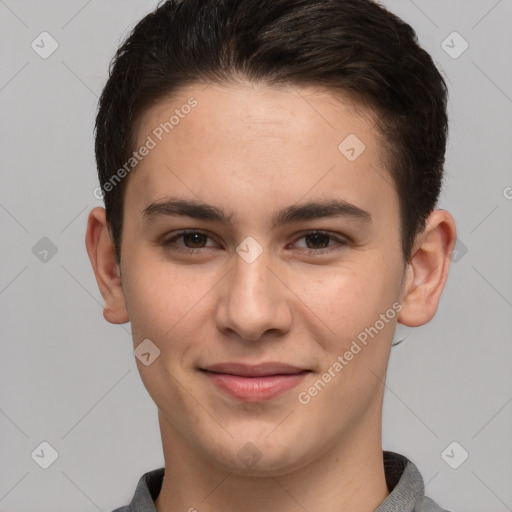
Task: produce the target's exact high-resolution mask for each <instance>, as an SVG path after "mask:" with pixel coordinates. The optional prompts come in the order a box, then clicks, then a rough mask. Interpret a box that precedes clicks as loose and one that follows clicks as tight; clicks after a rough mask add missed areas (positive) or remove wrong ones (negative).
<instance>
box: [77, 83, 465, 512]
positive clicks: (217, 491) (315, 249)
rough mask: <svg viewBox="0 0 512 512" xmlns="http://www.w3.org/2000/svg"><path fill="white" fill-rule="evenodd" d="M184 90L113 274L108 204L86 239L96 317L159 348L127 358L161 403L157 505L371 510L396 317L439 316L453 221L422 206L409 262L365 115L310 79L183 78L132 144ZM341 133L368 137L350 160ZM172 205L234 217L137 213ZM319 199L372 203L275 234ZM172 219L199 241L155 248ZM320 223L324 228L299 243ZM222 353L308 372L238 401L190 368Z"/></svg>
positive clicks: (379, 493)
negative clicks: (186, 202) (304, 83)
mask: <svg viewBox="0 0 512 512" xmlns="http://www.w3.org/2000/svg"><path fill="white" fill-rule="evenodd" d="M191 96H193V97H194V98H195V99H196V100H197V102H198V104H197V106H196V107H195V108H194V109H192V111H191V113H190V114H188V115H187V116H185V117H184V118H183V119H180V122H179V125H177V126H175V128H174V129H173V131H172V132H170V133H169V134H168V135H166V136H164V138H163V139H162V141H161V142H159V143H158V144H157V146H156V147H155V148H154V149H152V150H151V151H150V152H149V154H148V155H147V156H146V157H145V158H144V159H143V160H142V161H141V162H140V163H139V164H138V166H137V168H136V169H135V170H134V171H132V173H131V174H130V175H129V177H128V178H127V179H128V181H127V183H126V185H127V186H126V190H125V196H124V226H123V239H122V247H121V265H120V268H118V266H117V264H116V260H115V252H114V247H113V244H112V241H111V237H110V233H109V229H108V225H107V223H106V220H105V211H104V209H103V208H95V209H93V210H92V211H91V212H90V215H89V221H88V227H87V234H86V246H87V250H88V254H89V257H90V259H91V263H92V266H93V269H94V272H95V276H96V279H97V282H98V286H99V288H100V291H101V293H102V295H103V297H104V300H105V310H104V316H105V318H106V320H108V321H109V322H112V323H123V322H127V321H130V322H131V324H132V331H133V345H134V348H135V347H137V346H138V345H139V344H140V343H141V342H142V341H143V340H145V339H150V340H151V341H152V342H153V343H154V344H155V345H156V346H157V347H158V348H159V350H160V356H159V357H158V358H157V359H155V361H154V362H153V363H152V364H150V365H149V366H145V365H143V364H142V363H141V361H139V360H138V359H137V365H138V368H139V372H140V375H141V378H142V380H143V383H144V385H145V387H146V389H147V390H148V393H149V394H150V396H151V398H152V399H153V400H154V402H155V403H156V405H157V407H158V410H159V423H160V429H161V435H162V444H163V450H164V457H165V477H164V481H163V487H162V491H161V493H160V495H159V496H158V498H157V500H156V503H155V505H156V508H157V510H158V512H164V511H166V512H169V511H178V510H190V509H191V508H195V509H197V510H198V511H200V512H209V511H211V512H213V511H218V510H223V511H226V512H229V511H235V510H236V511H238V510H240V509H243V510H245V511H261V510H280V511H281V512H291V511H299V510H300V511H303V510H304V509H306V510H309V511H313V510H325V511H335V510H336V511H339V510H351V511H361V512H362V511H371V510H374V508H376V507H377V506H378V505H379V504H380V503H381V502H382V501H383V500H384V499H385V498H386V496H387V495H388V494H389V492H388V490H387V487H386V483H385V475H384V467H383V460H382V440H381V421H382V401H383V393H384V380H385V374H386V369H387V364H388V359H389V355H390V347H391V343H392V340H393V334H394V330H395V326H396V321H397V319H398V321H400V322H401V323H402V324H405V325H408V326H419V325H422V324H425V323H426V322H428V321H429V320H430V319H431V318H432V317H433V316H434V314H435V312H436V309H437V306H438V303H439V299H440V296H441V292H442V290H443V287H444V285H445V282H446V279H447V274H448V270H449V263H450V259H449V257H450V255H451V252H452V250H453V247H454V244H455V238H456V231H455V224H454V221H453V218H452V216H451V215H450V214H449V213H448V212H446V211H444V210H435V211H433V212H432V213H431V215H430V217H429V219H428V222H427V227H426V229H425V230H424V231H423V232H422V233H420V234H419V235H418V236H417V239H416V242H415V245H414V248H413V251H412V257H411V259H410V262H409V263H407V264H406V263H405V261H404V259H403V255H402V252H401V242H400V240H401V238H400V217H399V202H398V196H397V193H396V190H395V188H394V187H393V186H392V181H391V177H390V175H389V173H388V171H387V170H386V162H385V161H384V158H383V153H382V147H383V146H382V140H381V138H380V135H379V133H378V132H377V131H376V128H375V126H374V122H373V120H372V117H371V115H370V112H368V111H366V110H365V109H364V108H363V107H361V108H357V105H355V104H353V103H352V102H350V101H349V100H348V98H344V97H341V96H339V95H338V96H334V95H333V94H332V93H331V92H329V91H326V90H323V89H321V88H316V87H301V88H298V87H291V86H287V87H276V86H273V87H269V86H265V85H254V84H252V85H251V84H248V83H242V84H238V85H234V84H229V85H228V84H223V85H213V84H210V85H208V86H207V87H206V88H205V85H204V84H196V85H193V86H189V87H187V88H186V89H184V90H183V91H181V92H180V93H179V94H178V95H176V96H175V97H173V98H172V99H166V100H164V101H161V102H160V103H158V104H157V105H156V106H154V107H153V108H151V109H150V110H148V111H147V112H146V114H145V116H144V118H143V120H142V123H141V125H140V127H139V131H138V139H139V142H140V144H143V143H144V141H145V140H146V137H147V136H148V135H151V133H152V130H153V129H154V128H155V127H156V126H158V125H159V123H160V122H163V121H165V120H166V119H168V118H169V116H170V115H171V114H172V113H173V111H174V109H176V108H180V106H181V105H183V104H185V103H186V102H187V99H188V98H190V97H191ZM349 134H356V135H357V137H358V138H359V139H360V140H361V141H363V142H364V144H365V146H366V149H365V151H364V152H363V153H362V154H361V155H360V156H359V157H358V158H357V159H356V160H354V161H349V160H348V159H347V158H346V157H345V156H344V155H343V154H342V153H341V152H340V151H339V150H338V145H339V144H340V143H341V142H342V141H343V140H344V139H345V138H346V137H347V136H348V135H349ZM137 147H139V146H137ZM170 197H179V198H182V199H193V200H197V201H202V202H205V203H209V204H211V205H214V206H216V207H218V208H222V209H224V210H226V212H227V213H228V214H232V215H233V217H232V221H233V225H232V226H231V227H229V226H227V225H224V224H222V223H219V222H216V221H205V220H198V219H192V218H189V217H171V216H165V215H161V216H157V217H154V218H151V219H150V220H149V221H148V220H144V215H143V214H142V212H143V210H144V209H145V208H147V207H148V206H149V205H151V204H152V203H154V202H156V201H163V200H166V199H169V198H170ZM328 199H343V200H344V201H347V202H348V203H351V204H352V205H354V206H356V207H358V208H360V209H363V210H365V211H367V212H368V213H369V214H370V215H371V221H370V222H365V221H364V220H361V219H359V218H353V217H351V216H343V217H340V218H324V219H315V220H303V221H298V222H294V223H293V224H289V225H280V226H277V227H274V228H272V214H273V213H274V212H276V211H278V210H280V209H282V208H285V207H288V206H291V205H297V204H303V203H305V202H309V201H313V200H315V201H323V200H328ZM184 229H196V230H199V231H200V232H202V233H204V234H205V235H206V236H204V237H201V236H199V237H198V238H190V237H189V238H188V239H187V238H186V237H185V238H183V237H181V238H177V239H176V240H175V241H174V242H173V243H172V245H170V246H167V247H165V246H163V245H162V244H161V243H160V242H162V240H169V239H171V238H172V237H173V236H175V235H178V234H179V233H180V231H181V230H184ZM314 230H321V231H323V232H326V233H327V234H328V235H331V236H332V237H334V238H328V237H327V238H326V237H320V239H315V238H313V239H311V238H308V237H306V236H305V235H307V234H308V232H311V231H314ZM248 236H251V237H253V238H254V239H255V240H256V241H257V242H258V244H259V245H260V246H261V248H262V251H263V252H262V253H261V255H260V256H259V257H258V258H257V259H256V260H255V261H253V262H252V263H247V262H246V261H245V260H244V259H243V258H242V257H240V256H239V255H238V254H237V252H236V248H237V246H239V245H240V244H241V242H242V241H243V240H244V239H245V238H246V237H248ZM336 238H339V239H340V240H345V241H346V243H345V244H338V243H337V242H336ZM172 247H175V248H176V247H177V248H181V249H184V250H187V249H189V250H190V249H193V248H197V252H196V253H195V254H192V253H190V252H189V253H179V252H176V251H175V250H173V249H172ZM325 248H328V249H332V248H334V249H336V250H333V251H332V252H328V253H322V249H325ZM397 303H398V304H400V305H401V306H402V309H401V311H400V313H399V315H398V316H397V317H395V318H394V319H392V320H390V321H389V322H387V323H385V326H384V328H382V329H381V330H380V331H379V332H378V334H377V335H376V336H374V337H373V338H371V339H369V342H368V344H367V345H366V346H364V347H363V348H362V350H361V351H360V352H359V353H358V354H357V355H355V356H354V357H353V359H352V360H350V361H349V362H348V364H347V365H346V366H344V368H343V370H342V371H340V372H339V373H336V376H335V377H334V378H332V380H331V381H330V382H329V383H328V384H327V385H326V386H325V388H323V389H322V390H321V391H320V392H318V394H317V395H316V396H314V398H312V399H311V401H310V402H309V403H307V404H302V403H300V402H299V400H298V395H299V393H300V392H303V391H307V390H308V389H309V388H310V387H311V386H312V385H313V384H314V383H315V382H316V381H317V380H318V379H319V378H321V376H322V374H323V373H324V372H326V371H327V369H328V368H329V367H332V365H333V363H334V362H335V361H336V360H337V358H338V356H340V355H343V354H344V353H345V352H346V351H347V350H348V349H349V348H350V346H351V343H352V341H353V340H355V339H357V336H358V334H360V333H361V332H362V331H364V329H365V328H368V327H370V326H374V325H375V324H376V321H377V320H378V319H379V318H380V315H381V314H384V313H385V312H386V311H387V310H388V309H389V308H391V307H392V305H393V304H397ZM228 361H229V362H233V361H237V362H245V363H248V364H257V363H260V362H263V361H279V362H285V363H288V364H292V365H294V366H297V367H299V368H304V369H308V370H310V372H309V373H308V374H306V375H305V376H304V378H303V380H302V382H301V383H300V384H299V385H298V386H296V387H295V388H293V389H291V390H288V391H286V392H285V393H283V394H281V395H279V396H277V397H274V398H272V399H270V400H266V401H263V402H259V403H258V402H247V401H242V400H238V399H235V398H232V397H230V396H228V395H226V394H225V393H224V392H223V391H221V390H219V389H218V388H217V387H216V386H214V385H212V383H211V382H210V380H209V379H208V378H207V377H205V375H204V373H202V372H201V371H200V370H199V368H204V367H205V366H207V365H210V364H214V363H221V362H228ZM248 442H249V443H252V445H250V446H251V448H249V450H252V451H253V452H254V453H259V455H260V458H259V460H257V462H256V463H255V464H253V465H251V466H250V467H249V466H248V465H247V464H246V463H244V462H243V461H242V460H241V459H240V458H239V456H238V453H239V451H240V450H241V449H242V447H244V445H246V443H248ZM254 447H256V449H257V452H256V451H255V448H254ZM246 449H248V448H246Z"/></svg>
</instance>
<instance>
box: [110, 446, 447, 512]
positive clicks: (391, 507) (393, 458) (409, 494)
mask: <svg viewBox="0 0 512 512" xmlns="http://www.w3.org/2000/svg"><path fill="white" fill-rule="evenodd" d="M383 456H384V471H385V474H386V484H387V486H388V489H389V491H390V494H389V496H388V497H387V498H386V499H385V500H384V501H383V502H382V503H381V504H380V505H379V506H378V507H377V508H376V509H375V511H374V512H448V511H447V510H445V509H442V508H440V507H439V506H438V505H436V504H435V503H434V502H433V501H432V500H431V499H430V498H427V497H426V496H425V485H424V484H423V478H422V477H421V474H420V472H419V471H418V468H417V467H416V466H415V465H414V464H413V463H412V462H411V461H410V460H409V459H407V458H406V457H404V456H403V455H399V454H398V453H393V452H383ZM163 478H164V468H159V469H154V470H153V471H149V472H148V473H144V475H142V476H141V478H140V480H139V483H138V484H137V488H136V489H135V495H134V496H133V499H132V501H131V503H130V504H129V505H127V506H125V507H121V508H116V509H115V510H113V511H112V512H156V508H155V505H154V500H155V499H156V498H157V497H158V494H159V493H160V490H161V488H162V481H163Z"/></svg>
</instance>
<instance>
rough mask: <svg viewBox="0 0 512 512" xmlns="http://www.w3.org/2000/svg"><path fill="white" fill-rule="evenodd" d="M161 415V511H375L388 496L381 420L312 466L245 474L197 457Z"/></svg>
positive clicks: (349, 437)
mask: <svg viewBox="0 0 512 512" xmlns="http://www.w3.org/2000/svg"><path fill="white" fill-rule="evenodd" d="M159 417H160V428H161V433H162V444H163V448H164V457H165V476H164V480H163V485H162V490H161V492H160V494H159V496H158V498H157V499H156V501H155V506H156V509H157V511H158V512H177V511H190V512H194V510H196V511H197V512H218V511H220V510H222V511H223V512H235V511H237V512H238V511H239V510H241V509H243V510H245V511H247V512H261V511H262V510H279V511H280V512H304V511H305V510H307V511H310V512H312V511H315V510H322V511H325V512H339V511H342V510H350V511H351V512H371V511H373V510H374V509H375V508H377V507H378V506H379V505H380V504H381V503H382V501H384V499H385V498H386V497H387V496H388V494H389V491H388V489H387V485H386V479H385V473H384V464H383V455H382V443H381V427H380V422H379V421H378V420H377V418H376V419H375V421H374V422H373V423H372V424H371V425H368V428H364V427H363V426H361V425H359V426H358V428H357V429H354V432H352V433H350V434H349V435H346V436H344V442H342V443H338V444H337V445H336V446H330V447H326V450H325V451H324V453H323V454H322V455H319V456H318V457H317V458H316V459H315V460H314V461H310V462H308V463H307V465H305V466H303V467H300V468H295V469H294V470H292V471H288V472H285V473H282V474H281V473H277V472H276V471H262V472H260V474H259V475H257V476H253V475H243V474H239V473H237V472H235V471H228V470H226V469H221V468H219V467H218V466H216V465H215V464H214V463H213V462H212V461H211V460H208V459H206V458H205V457H201V456H199V455H197V452H194V450H193V449H191V448H190V446H187V445H186V443H185V442H184V441H183V439H182V438H181V437H179V436H178V435H177V432H176V431H174V429H173V428H172V426H171V425H170V424H169V423H168V422H167V421H166V420H165V418H164V417H163V415H159Z"/></svg>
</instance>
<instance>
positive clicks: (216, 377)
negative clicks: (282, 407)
mask: <svg viewBox="0 0 512 512" xmlns="http://www.w3.org/2000/svg"><path fill="white" fill-rule="evenodd" d="M307 373H309V372H308V371H303V372H300V373H292V374H287V375H266V376H262V377H242V376H240V375H230V374H228V373H214V372H209V371H204V374H205V375H206V376H207V377H208V378H209V379H210V380H211V381H212V382H213V383H214V384H215V385H216V386H217V387H218V388H219V389H221V390H222V391H224V392H225V393H227V394H228V395H230V396H231V397H233V398H237V399H239V400H245V401H246V402H263V401H265V400H270V399H271V398H274V397H276V396H278V395H281V394H282V393H284V392H286V391H288V390H290V389H292V388H294V387H295V386H297V384H299V383H300V382H301V381H302V379H304V377H305V376H306V374H307Z"/></svg>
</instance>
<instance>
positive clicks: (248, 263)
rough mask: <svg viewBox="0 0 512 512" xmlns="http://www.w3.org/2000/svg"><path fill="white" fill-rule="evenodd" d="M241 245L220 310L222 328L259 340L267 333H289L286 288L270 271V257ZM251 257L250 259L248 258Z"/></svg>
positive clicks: (220, 325)
mask: <svg viewBox="0 0 512 512" xmlns="http://www.w3.org/2000/svg"><path fill="white" fill-rule="evenodd" d="M254 250H255V248H254V247H251V245H250V242H249V245H244V243H242V244H240V246H239V247H238V249H237V252H238V254H237V255H236V256H235V258H234V261H233V265H234V267H233V269H232V272H230V277H229V279H228V280H227V282H226V284H225V289H224V293H223V298H222V303H221V304H220V306H219V312H218V323H219V328H221V329H224V330H225V329H229V330H233V331H236V332H237V333H238V335H239V336H240V337H243V338H245V339H250V340H257V339H259V338H260V337H261V336H262V335H263V333H264V332H265V331H267V330H270V329H272V330H286V329H287V323H288V322H289V320H290V315H289V311H287V310H288V308H287V306H286V294H285V292H284V290H283V284H282V283H281V282H280V280H279V279H277V278H276V276H275V275H274V273H273V271H271V266H272V261H271V254H270V253H269V252H268V251H263V250H262V251H261V252H260V253H259V254H258V255H256V257H254V252H252V254H251V251H254ZM248 256H249V257H248Z"/></svg>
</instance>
